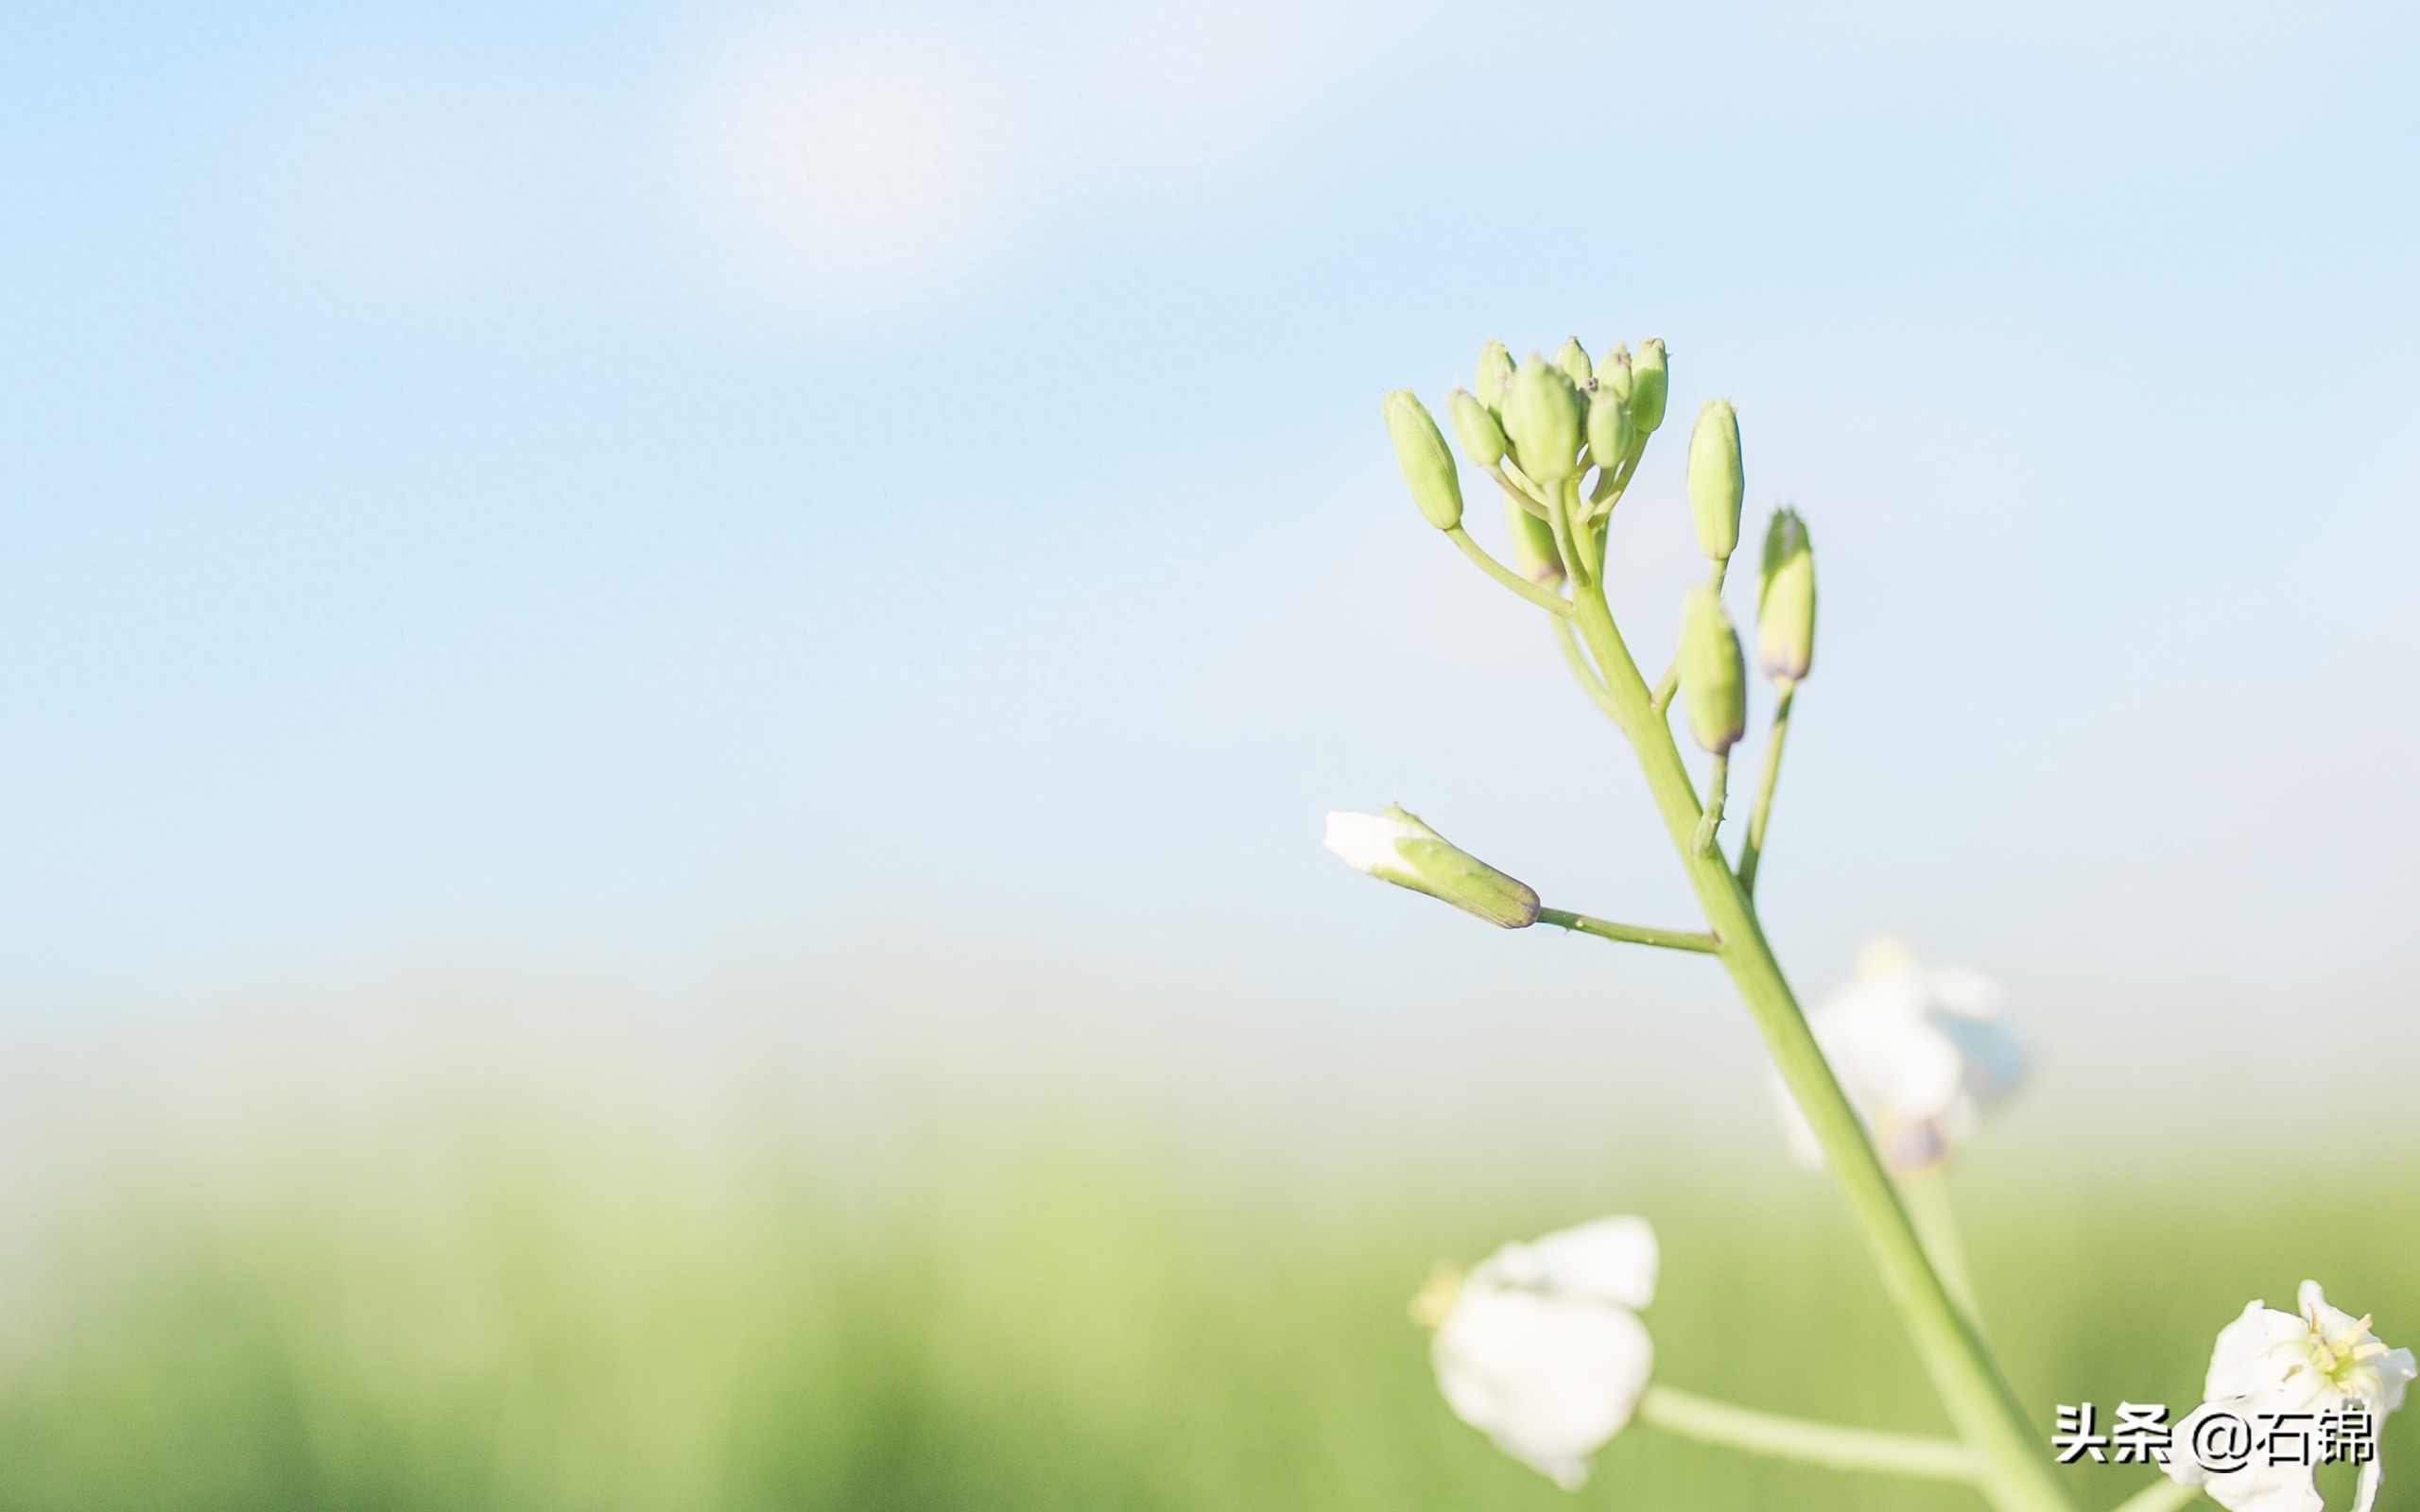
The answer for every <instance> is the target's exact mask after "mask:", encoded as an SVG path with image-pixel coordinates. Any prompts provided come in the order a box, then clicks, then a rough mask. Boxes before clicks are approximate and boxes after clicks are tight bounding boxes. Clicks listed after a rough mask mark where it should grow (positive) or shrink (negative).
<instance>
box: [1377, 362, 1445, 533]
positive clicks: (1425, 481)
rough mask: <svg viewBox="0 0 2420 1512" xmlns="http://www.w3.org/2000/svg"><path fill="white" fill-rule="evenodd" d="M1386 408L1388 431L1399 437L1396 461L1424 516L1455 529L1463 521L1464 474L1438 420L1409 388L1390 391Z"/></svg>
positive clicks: (1396, 437)
mask: <svg viewBox="0 0 2420 1512" xmlns="http://www.w3.org/2000/svg"><path fill="white" fill-rule="evenodd" d="M1384 407H1385V409H1386V415H1387V430H1388V432H1389V434H1391V435H1392V436H1393V437H1394V438H1395V463H1396V465H1397V466H1399V467H1401V468H1402V469H1403V480H1404V481H1405V482H1406V483H1408V484H1409V485H1411V497H1412V500H1413V502H1414V503H1416V504H1418V505H1419V506H1420V514H1421V518H1423V519H1425V520H1426V521H1427V522H1428V523H1429V524H1432V525H1435V526H1436V527H1437V528H1438V529H1440V530H1451V529H1453V528H1454V527H1455V526H1456V525H1458V524H1461V523H1462V477H1461V472H1460V471H1459V470H1458V469H1457V468H1456V467H1455V466H1454V454H1453V453H1451V452H1449V451H1447V450H1445V438H1444V437H1443V435H1441V434H1440V433H1439V432H1438V429H1437V422H1436V421H1433V420H1431V419H1429V418H1428V411H1427V410H1426V408H1425V407H1423V405H1422V404H1421V403H1420V401H1419V400H1418V399H1416V398H1414V397H1413V395H1412V392H1411V390H1410V389H1409V388H1398V389H1396V390H1395V391H1394V392H1392V393H1391V394H1389V395H1388V396H1387V402H1386V404H1385V406H1384Z"/></svg>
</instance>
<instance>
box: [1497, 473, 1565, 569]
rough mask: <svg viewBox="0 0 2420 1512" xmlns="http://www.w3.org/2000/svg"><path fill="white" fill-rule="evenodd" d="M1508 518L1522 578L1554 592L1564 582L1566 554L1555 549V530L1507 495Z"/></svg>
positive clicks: (1515, 557) (1505, 509)
mask: <svg viewBox="0 0 2420 1512" xmlns="http://www.w3.org/2000/svg"><path fill="white" fill-rule="evenodd" d="M1504 516H1505V519H1506V521H1507V523H1509V524H1511V526H1512V528H1513V562H1514V563H1515V564H1516V565H1518V566H1519V567H1520V569H1521V576H1524V577H1527V578H1528V579H1529V580H1530V581H1531V582H1533V583H1535V584H1537V585H1538V586H1539V587H1541V588H1552V587H1554V586H1555V585H1556V584H1557V583H1560V582H1562V581H1563V553H1562V552H1560V551H1558V550H1556V549H1555V543H1554V526H1552V525H1550V524H1547V523H1546V522H1545V521H1543V520H1541V519H1539V518H1538V517H1537V516H1536V515H1533V514H1531V513H1530V511H1529V510H1527V509H1525V508H1523V507H1521V501H1520V500H1518V499H1515V498H1513V497H1512V496H1510V495H1507V496H1506V497H1505V500H1504Z"/></svg>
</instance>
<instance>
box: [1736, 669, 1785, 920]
mask: <svg viewBox="0 0 2420 1512" xmlns="http://www.w3.org/2000/svg"><path fill="white" fill-rule="evenodd" d="M1780 682H1781V698H1780V700H1779V701H1778V702H1776V703H1775V704H1774V705H1773V732H1772V734H1770V735H1768V736H1766V737H1765V770H1764V775H1762V776H1761V777H1759V778H1757V779H1756V805H1755V807H1754V808H1752V809H1750V810H1749V811H1748V838H1747V839H1746V840H1745V841H1743V842H1741V844H1740V847H1739V890H1740V891H1741V892H1744V893H1746V894H1747V895H1748V896H1749V897H1751V898H1754V897H1755V895H1756V865H1757V863H1758V862H1760V861H1762V860H1763V859H1764V856H1765V821H1766V819H1767V818H1768V817H1769V816H1771V815H1772V811H1773V784H1774V783H1775V782H1779V781H1781V745H1782V742H1783V741H1785V740H1788V739H1789V706H1790V704H1791V702H1792V701H1794V700H1795V699H1796V698H1797V697H1798V682H1797V679H1792V678H1783V679H1780Z"/></svg>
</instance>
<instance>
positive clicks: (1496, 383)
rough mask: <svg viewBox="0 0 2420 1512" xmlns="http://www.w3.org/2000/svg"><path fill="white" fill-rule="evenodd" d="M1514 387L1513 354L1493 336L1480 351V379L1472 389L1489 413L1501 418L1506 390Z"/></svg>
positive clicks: (1473, 384)
mask: <svg viewBox="0 0 2420 1512" xmlns="http://www.w3.org/2000/svg"><path fill="white" fill-rule="evenodd" d="M1471 387H1472V388H1473V389H1474V390H1475V391H1476V392H1477V393H1478V402H1479V403H1480V404H1485V405H1486V406H1487V407H1488V411H1489V413H1491V414H1494V415H1496V416H1499V417H1500V416H1501V415H1502V414H1503V413H1504V393H1505V390H1507V389H1509V388H1511V387H1513V353H1512V352H1509V351H1507V350H1506V348H1505V345H1504V343H1503V342H1501V341H1498V340H1496V339H1495V338H1494V337H1492V336H1491V337H1489V338H1488V343H1487V345H1486V346H1483V347H1481V348H1479V349H1478V378H1476V379H1475V380H1473V381H1472V383H1471Z"/></svg>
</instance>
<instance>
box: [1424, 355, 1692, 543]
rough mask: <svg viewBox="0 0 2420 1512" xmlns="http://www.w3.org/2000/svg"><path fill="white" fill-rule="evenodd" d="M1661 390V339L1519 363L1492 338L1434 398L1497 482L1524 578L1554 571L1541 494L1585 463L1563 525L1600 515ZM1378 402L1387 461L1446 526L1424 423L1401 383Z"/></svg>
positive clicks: (1456, 493) (1659, 418)
mask: <svg viewBox="0 0 2420 1512" xmlns="http://www.w3.org/2000/svg"><path fill="white" fill-rule="evenodd" d="M1669 392H1670V381H1669V374H1668V372H1667V370H1666V368H1665V354H1664V343H1663V341H1662V340H1661V339H1659V338H1656V337H1652V336H1651V337H1649V338H1648V339H1647V340H1645V341H1642V342H1640V343H1639V347H1638V351H1637V352H1635V353H1634V352H1632V351H1631V350H1630V349H1629V348H1628V347H1627V346H1619V347H1616V348H1615V349H1614V350H1613V351H1611V352H1607V353H1606V354H1605V355H1604V357H1603V358H1602V359H1601V360H1599V361H1594V362H1592V361H1590V360H1589V356H1588V352H1587V350H1586V349H1585V348H1583V347H1582V346H1581V344H1580V339H1579V338H1578V337H1577V336H1574V337H1572V338H1571V339H1570V340H1568V341H1565V342H1564V344H1563V346H1562V347H1561V348H1560V349H1559V350H1558V351H1557V352H1555V354H1554V355H1553V356H1552V357H1551V358H1548V357H1545V356H1541V355H1539V354H1538V353H1537V352H1531V353H1530V355H1529V358H1528V360H1526V361H1524V362H1520V363H1515V362H1514V361H1513V353H1512V352H1511V351H1509V350H1508V349H1507V348H1506V347H1505V345H1504V343H1503V342H1501V341H1490V342H1489V343H1487V345H1486V346H1485V347H1483V348H1481V349H1480V351H1479V358H1478V375H1477V376H1476V377H1475V378H1474V379H1473V380H1472V385H1471V387H1469V388H1467V389H1465V388H1457V389H1455V390H1454V391H1453V392H1452V393H1450V394H1448V395H1446V396H1445V409H1446V413H1447V414H1448V415H1449V416H1450V417H1451V418H1452V420H1453V423H1454V435H1455V438H1456V439H1458V440H1460V441H1461V447H1462V455H1463V456H1464V457H1465V458H1467V459H1468V460H1469V461H1470V463H1471V464H1472V465H1473V466H1475V467H1478V468H1482V469H1484V470H1486V471H1488V472H1493V473H1495V474H1496V475H1497V476H1498V477H1499V478H1501V479H1503V480H1504V482H1505V484H1506V490H1505V500H1506V508H1507V510H1508V512H1509V514H1510V516H1511V522H1512V527H1513V556H1514V558H1515V559H1516V560H1517V561H1518V562H1519V564H1520V568H1521V572H1522V574H1523V575H1524V576H1527V577H1529V578H1530V580H1531V581H1532V582H1537V583H1543V584H1552V583H1556V582H1560V581H1561V580H1562V579H1563V576H1564V565H1563V561H1562V558H1561V557H1560V556H1559V555H1558V554H1557V552H1556V550H1555V543H1554V532H1553V530H1552V529H1551V528H1550V527H1549V526H1548V525H1547V511H1546V507H1545V506H1544V505H1543V504H1542V503H1541V502H1540V498H1541V496H1542V495H1545V494H1547V492H1548V490H1557V489H1560V488H1562V487H1564V485H1566V484H1573V483H1576V482H1582V481H1586V474H1587V473H1588V472H1589V470H1590V469H1591V468H1593V469H1595V470H1596V477H1595V479H1594V480H1593V481H1588V482H1587V486H1586V487H1585V488H1584V489H1582V490H1579V497H1580V499H1581V501H1582V504H1581V508H1580V513H1579V517H1578V518H1577V519H1575V520H1574V521H1573V524H1574V525H1575V527H1579V526H1584V525H1586V524H1590V523H1591V522H1593V521H1595V520H1596V519H1598V518H1599V517H1601V515H1602V514H1603V513H1605V512H1606V511H1608V510H1610V509H1611V508H1612V507H1613V503H1612V501H1613V499H1614V497H1615V495H1616V492H1617V490H1619V488H1620V487H1621V485H1622V484H1623V483H1626V482H1627V481H1628V472H1627V469H1629V468H1632V467H1634V466H1635V465H1636V464H1637V461H1638V454H1639V452H1640V451H1641V450H1642V449H1643V448H1644V447H1645V446H1646V444H1647V438H1649V437H1650V436H1651V435H1653V434H1654V432H1655V430H1656V428H1657V427H1658V426H1660V425H1662V424H1663V423H1664V408H1665V401H1666V398H1667V396H1668V393H1669ZM1385 408H1386V417H1387V428H1388V430H1389V432H1390V433H1391V434H1392V436H1393V438H1394V443H1395V459H1396V461H1397V463H1398V464H1400V465H1401V467H1402V468H1403V475H1404V481H1405V482H1407V483H1409V485H1410V486H1411V493H1412V498H1413V499H1414V500H1415V501H1416V502H1417V503H1418V504H1419V506H1420V512H1421V515H1422V516H1423V517H1424V518H1425V519H1426V520H1427V522H1428V523H1429V524H1432V525H1435V526H1436V527H1437V528H1438V529H1440V530H1452V529H1455V528H1457V527H1458V526H1460V525H1461V518H1462V494H1461V479H1460V477H1459V475H1458V474H1457V472H1456V471H1455V468H1454V461H1453V456H1452V454H1451V453H1449V452H1447V451H1446V450H1445V438H1444V436H1443V433H1442V432H1440V431H1439V430H1438V428H1437V422H1436V421H1435V420H1434V419H1432V418H1431V417H1430V415H1429V413H1428V411H1427V409H1426V407H1425V406H1424V405H1422V404H1421V403H1420V401H1419V400H1418V399H1416V398H1414V397H1413V396H1412V394H1411V392H1410V391H1409V389H1397V390H1395V391H1394V392H1392V393H1390V394H1389V395H1387V398H1386V405H1385ZM1735 454H1736V447H1735ZM1734 472H1737V467H1736V466H1735V468H1734ZM1733 513H1734V514H1735V515H1736V514H1737V509H1736V508H1735V509H1734V511H1733ZM1734 533H1735V534H1736V533H1737V525H1736V521H1735V526H1734Z"/></svg>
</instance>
